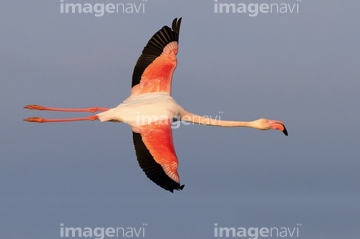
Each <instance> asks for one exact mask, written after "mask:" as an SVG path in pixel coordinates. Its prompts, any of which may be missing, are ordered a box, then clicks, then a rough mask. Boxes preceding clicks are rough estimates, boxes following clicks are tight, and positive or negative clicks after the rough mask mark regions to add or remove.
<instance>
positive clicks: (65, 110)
mask: <svg viewBox="0 0 360 239" xmlns="http://www.w3.org/2000/svg"><path fill="white" fill-rule="evenodd" d="M24 108H25V109H29V110H49V111H62V112H92V113H94V112H97V111H105V110H108V109H110V108H100V107H91V108H54V107H45V106H41V105H26V106H24Z"/></svg>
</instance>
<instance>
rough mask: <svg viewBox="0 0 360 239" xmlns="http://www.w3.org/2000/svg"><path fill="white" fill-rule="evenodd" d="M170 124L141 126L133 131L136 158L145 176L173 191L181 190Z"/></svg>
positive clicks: (182, 186)
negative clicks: (136, 130) (136, 131)
mask: <svg viewBox="0 0 360 239" xmlns="http://www.w3.org/2000/svg"><path fill="white" fill-rule="evenodd" d="M170 126H171V125H170V124H164V125H162V124H156V125H154V124H152V125H146V126H142V127H141V128H140V133H134V132H133V140H134V145H135V150H136V156H137V160H138V162H139V165H140V167H141V168H142V170H143V171H144V172H145V174H146V176H147V177H148V178H149V179H151V180H152V181H153V182H154V183H156V184H157V185H159V186H160V187H162V188H164V189H165V190H168V191H171V192H173V191H174V189H176V190H182V189H183V188H184V185H180V179H179V175H178V173H177V167H178V160H177V157H176V154H175V150H174V145H173V141H172V131H171V128H170Z"/></svg>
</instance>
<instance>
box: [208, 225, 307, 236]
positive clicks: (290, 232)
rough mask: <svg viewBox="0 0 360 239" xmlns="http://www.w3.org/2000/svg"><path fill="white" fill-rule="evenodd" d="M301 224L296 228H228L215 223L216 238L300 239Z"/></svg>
mask: <svg viewBox="0 0 360 239" xmlns="http://www.w3.org/2000/svg"><path fill="white" fill-rule="evenodd" d="M300 227H301V223H297V224H296V226H294V227H227V226H220V225H219V224H218V223H214V237H216V238H218V237H219V238H221V237H224V238H243V239H262V238H299V237H300Z"/></svg>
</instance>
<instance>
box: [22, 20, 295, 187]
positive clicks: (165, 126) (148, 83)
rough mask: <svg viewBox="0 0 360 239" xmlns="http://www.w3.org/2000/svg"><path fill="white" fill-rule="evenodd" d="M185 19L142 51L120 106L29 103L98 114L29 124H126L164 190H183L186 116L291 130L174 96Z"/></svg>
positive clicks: (148, 170) (145, 168)
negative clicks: (181, 146) (223, 116)
mask: <svg viewBox="0 0 360 239" xmlns="http://www.w3.org/2000/svg"><path fill="white" fill-rule="evenodd" d="M180 24H181V18H179V19H177V18H175V19H174V20H173V22H172V27H171V28H170V27H168V26H164V27H162V28H161V29H160V30H159V31H157V32H156V33H155V34H154V35H153V36H152V37H151V39H150V40H149V41H148V43H147V45H146V46H145V47H144V49H143V51H142V54H141V55H140V57H139V59H138V61H137V63H136V65H135V68H134V71H133V75H132V88H131V94H130V96H129V97H128V98H127V99H125V100H124V101H123V102H122V103H121V104H119V105H118V106H117V107H115V108H100V107H91V108H53V107H45V106H40V105H26V106H25V107H24V108H26V109H30V110H49V111H63V112H99V111H100V113H98V114H95V115H90V116H87V117H81V118H63V119H46V118H40V117H30V118H27V119H24V120H25V121H27V122H37V123H47V122H72V121H84V120H90V121H93V120H99V121H100V122H122V123H127V124H128V125H129V126H130V127H131V129H132V134H133V142H134V146H135V151H136V157H137V160H138V163H139V166H140V167H141V168H142V170H143V171H144V172H145V174H146V176H147V177H148V178H149V179H150V180H152V181H153V182H154V183H156V184H157V185H158V186H160V187H162V188H163V189H165V190H168V191H170V192H173V191H174V190H182V189H183V188H184V185H181V184H180V177H179V174H178V171H177V169H178V158H177V156H176V153H175V149H174V145H173V139H172V128H171V125H172V122H173V120H181V121H183V122H192V123H195V124H200V125H209V126H222V127H250V128H255V129H259V130H269V129H274V130H280V131H282V132H283V133H284V134H285V135H288V132H287V130H286V128H285V126H284V124H283V123H282V122H281V121H279V120H270V119H265V118H261V119H257V120H254V121H224V120H220V119H210V118H208V117H203V116H199V115H196V114H193V113H190V112H188V111H186V110H185V109H184V108H183V107H181V106H180V105H179V104H178V103H176V101H175V100H174V99H173V98H172V96H171V81H172V75H173V72H174V70H175V68H176V66H177V58H176V55H177V53H178V42H179V32H180Z"/></svg>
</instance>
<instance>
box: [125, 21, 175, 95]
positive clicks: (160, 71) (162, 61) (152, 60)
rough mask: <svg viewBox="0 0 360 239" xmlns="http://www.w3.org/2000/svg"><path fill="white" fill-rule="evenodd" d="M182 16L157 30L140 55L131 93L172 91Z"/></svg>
mask: <svg viewBox="0 0 360 239" xmlns="http://www.w3.org/2000/svg"><path fill="white" fill-rule="evenodd" d="M180 24H181V18H179V20H178V19H177V18H175V19H174V21H173V22H172V28H169V27H168V26H164V27H163V28H161V29H160V30H159V31H158V32H156V33H155V34H154V35H153V36H152V37H151V39H150V40H149V42H148V43H147V45H146V46H145V48H144V50H143V51H142V54H141V56H140V57H139V59H138V61H137V63H136V65H135V68H134V72H133V76H132V85H131V87H132V89H131V94H142V93H148V92H159V91H161V92H167V93H169V94H170V93H171V78H172V74H173V72H174V70H175V68H176V64H177V60H176V54H177V51H178V41H179V32H180Z"/></svg>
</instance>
